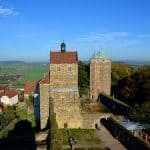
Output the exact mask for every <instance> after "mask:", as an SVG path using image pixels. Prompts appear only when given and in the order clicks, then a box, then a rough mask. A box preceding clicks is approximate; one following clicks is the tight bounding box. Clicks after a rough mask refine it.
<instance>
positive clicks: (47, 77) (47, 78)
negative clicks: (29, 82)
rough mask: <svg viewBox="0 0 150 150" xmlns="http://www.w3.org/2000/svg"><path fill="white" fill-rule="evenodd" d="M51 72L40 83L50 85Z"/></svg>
mask: <svg viewBox="0 0 150 150" xmlns="http://www.w3.org/2000/svg"><path fill="white" fill-rule="evenodd" d="M49 78H50V72H48V73H47V74H46V75H45V77H44V78H43V79H42V80H41V81H40V84H49Z"/></svg>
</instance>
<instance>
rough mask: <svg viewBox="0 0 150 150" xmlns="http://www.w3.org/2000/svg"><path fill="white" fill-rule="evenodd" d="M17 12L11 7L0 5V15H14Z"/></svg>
mask: <svg viewBox="0 0 150 150" xmlns="http://www.w3.org/2000/svg"><path fill="white" fill-rule="evenodd" d="M18 14H19V12H17V11H16V10H14V9H13V8H4V7H2V6H0V15H2V16H16V15H18Z"/></svg>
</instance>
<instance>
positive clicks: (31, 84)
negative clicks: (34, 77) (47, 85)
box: [24, 81, 37, 94]
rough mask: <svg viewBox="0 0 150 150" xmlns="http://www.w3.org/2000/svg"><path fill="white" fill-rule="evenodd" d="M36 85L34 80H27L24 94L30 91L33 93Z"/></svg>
mask: <svg viewBox="0 0 150 150" xmlns="http://www.w3.org/2000/svg"><path fill="white" fill-rule="evenodd" d="M36 85H37V82H35V81H28V82H27V83H26V84H25V88H24V94H31V93H34V92H35V90H36Z"/></svg>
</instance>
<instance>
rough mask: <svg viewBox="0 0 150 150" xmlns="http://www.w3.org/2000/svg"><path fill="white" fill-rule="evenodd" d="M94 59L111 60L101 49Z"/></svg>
mask: <svg viewBox="0 0 150 150" xmlns="http://www.w3.org/2000/svg"><path fill="white" fill-rule="evenodd" d="M93 58H94V59H109V58H108V57H107V56H106V55H105V53H104V51H103V49H102V48H101V49H100V50H99V51H98V52H97V53H95V54H94V56H93Z"/></svg>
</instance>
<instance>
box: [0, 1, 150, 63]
mask: <svg viewBox="0 0 150 150" xmlns="http://www.w3.org/2000/svg"><path fill="white" fill-rule="evenodd" d="M63 40H64V41H65V43H66V45H67V50H77V51H78V55H79V58H80V59H81V60H89V59H90V58H91V56H92V55H93V54H94V52H96V51H98V50H99V49H101V48H103V49H104V51H105V53H106V54H107V55H108V56H109V57H110V58H112V59H113V60H140V61H143V60H144V61H149V60H150V1H149V0H0V60H24V61H49V52H50V49H51V50H59V49H60V43H61V42H62V41H63Z"/></svg>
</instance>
